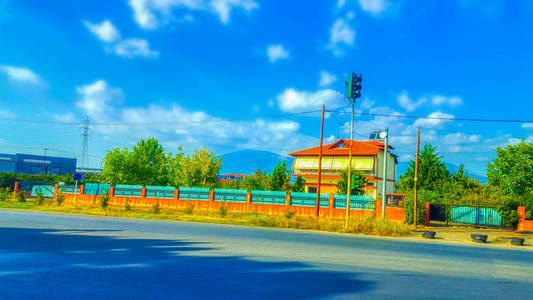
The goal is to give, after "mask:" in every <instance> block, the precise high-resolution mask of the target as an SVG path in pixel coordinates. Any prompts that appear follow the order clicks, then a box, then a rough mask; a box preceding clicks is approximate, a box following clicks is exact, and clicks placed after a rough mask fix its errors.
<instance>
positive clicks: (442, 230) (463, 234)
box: [409, 223, 533, 251]
mask: <svg viewBox="0 0 533 300" xmlns="http://www.w3.org/2000/svg"><path fill="white" fill-rule="evenodd" d="M426 230H429V231H435V239H433V240H432V239H426V238H423V237H422V233H423V232H424V231H426ZM472 233H479V234H486V235H487V236H488V238H487V242H486V243H477V242H473V241H472V239H471V237H470V235H471V234H472ZM409 237H410V238H414V239H420V240H427V241H435V242H444V243H461V244H470V245H485V246H488V247H490V246H496V247H506V248H507V247H512V248H517V249H524V250H526V249H527V250H531V251H533V232H521V233H519V232H515V231H513V230H510V229H502V228H492V227H490V226H483V225H479V226H473V225H464V226H463V225H446V224H445V223H443V224H438V223H437V224H431V225H430V226H424V225H422V226H420V225H419V226H418V227H417V230H416V231H414V232H413V233H412V234H411V235H410V236H409ZM516 237H520V238H523V239H525V241H524V245H523V246H515V245H512V244H511V239H513V238H516Z"/></svg>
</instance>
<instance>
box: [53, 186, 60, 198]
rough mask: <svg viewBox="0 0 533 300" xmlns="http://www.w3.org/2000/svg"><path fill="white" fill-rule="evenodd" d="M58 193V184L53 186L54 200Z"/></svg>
mask: <svg viewBox="0 0 533 300" xmlns="http://www.w3.org/2000/svg"><path fill="white" fill-rule="evenodd" d="M58 193H59V184H57V183H56V184H54V199H55V198H56V197H57V194H58Z"/></svg>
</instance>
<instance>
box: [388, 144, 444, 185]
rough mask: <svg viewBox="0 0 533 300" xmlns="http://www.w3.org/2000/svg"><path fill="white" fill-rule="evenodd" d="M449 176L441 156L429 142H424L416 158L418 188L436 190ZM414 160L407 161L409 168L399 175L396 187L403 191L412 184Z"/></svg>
mask: <svg viewBox="0 0 533 300" xmlns="http://www.w3.org/2000/svg"><path fill="white" fill-rule="evenodd" d="M448 176H449V173H448V170H447V169H446V166H445V165H444V163H443V162H442V157H441V156H439V155H438V154H437V153H436V152H435V148H433V146H431V144H425V145H424V148H423V149H422V151H421V152H420V157H419V160H418V189H425V190H430V191H433V190H436V189H437V188H438V187H439V185H440V184H442V182H443V181H445V180H447V179H448ZM414 177H415V161H414V160H412V161H410V162H409V168H408V169H407V171H405V173H404V174H402V175H401V176H400V181H399V182H398V189H399V190H400V191H401V192H403V193H405V192H407V191H409V190H411V189H412V188H413V186H414Z"/></svg>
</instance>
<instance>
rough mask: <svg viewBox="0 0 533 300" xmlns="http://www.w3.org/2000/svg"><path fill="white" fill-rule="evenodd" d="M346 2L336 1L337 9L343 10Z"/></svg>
mask: <svg viewBox="0 0 533 300" xmlns="http://www.w3.org/2000/svg"><path fill="white" fill-rule="evenodd" d="M344 4H346V0H337V8H343V7H344Z"/></svg>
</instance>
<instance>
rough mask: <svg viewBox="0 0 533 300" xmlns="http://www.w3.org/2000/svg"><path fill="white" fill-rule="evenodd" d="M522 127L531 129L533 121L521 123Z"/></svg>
mask: <svg viewBox="0 0 533 300" xmlns="http://www.w3.org/2000/svg"><path fill="white" fill-rule="evenodd" d="M521 127H522V128H525V129H533V123H522V126H521Z"/></svg>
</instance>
